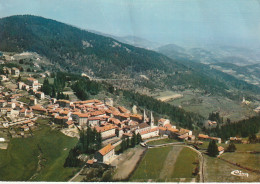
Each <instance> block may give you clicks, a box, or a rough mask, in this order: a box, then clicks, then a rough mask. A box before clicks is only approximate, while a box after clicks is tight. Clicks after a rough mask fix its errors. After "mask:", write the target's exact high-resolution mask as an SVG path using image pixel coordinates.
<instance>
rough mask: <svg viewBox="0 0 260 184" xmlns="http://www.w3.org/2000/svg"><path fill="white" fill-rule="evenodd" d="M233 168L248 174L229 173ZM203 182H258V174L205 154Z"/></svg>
mask: <svg viewBox="0 0 260 184" xmlns="http://www.w3.org/2000/svg"><path fill="white" fill-rule="evenodd" d="M234 170H240V171H242V172H243V173H248V174H249V176H248V177H246V176H234V175H232V174H231V172H232V171H234ZM204 178H205V182H259V181H260V175H259V174H257V173H253V172H249V171H247V170H244V169H241V168H239V167H237V166H234V165H231V164H229V163H227V162H225V161H223V160H220V159H218V158H212V157H208V156H206V155H205V169H204Z"/></svg>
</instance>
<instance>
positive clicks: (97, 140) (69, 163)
mask: <svg viewBox="0 0 260 184" xmlns="http://www.w3.org/2000/svg"><path fill="white" fill-rule="evenodd" d="M101 147H102V137H101V133H100V132H97V130H96V129H95V128H94V129H92V128H91V127H87V130H86V131H85V130H81V131H80V138H79V141H78V143H77V145H76V146H75V147H74V148H72V149H71V150H70V152H69V155H68V157H67V158H66V160H65V163H64V167H78V166H80V164H81V161H80V160H79V159H78V156H79V155H80V154H83V153H85V154H93V153H95V152H96V151H98V150H100V149H101Z"/></svg>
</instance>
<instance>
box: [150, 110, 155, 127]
mask: <svg viewBox="0 0 260 184" xmlns="http://www.w3.org/2000/svg"><path fill="white" fill-rule="evenodd" d="M150 126H151V128H153V127H154V117H153V112H152V111H151V117H150Z"/></svg>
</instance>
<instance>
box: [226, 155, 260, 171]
mask: <svg viewBox="0 0 260 184" xmlns="http://www.w3.org/2000/svg"><path fill="white" fill-rule="evenodd" d="M221 158H224V159H226V160H229V161H231V162H233V163H238V164H240V165H242V166H245V167H248V168H251V169H257V170H260V154H250V153H224V154H223V155H222V156H221Z"/></svg>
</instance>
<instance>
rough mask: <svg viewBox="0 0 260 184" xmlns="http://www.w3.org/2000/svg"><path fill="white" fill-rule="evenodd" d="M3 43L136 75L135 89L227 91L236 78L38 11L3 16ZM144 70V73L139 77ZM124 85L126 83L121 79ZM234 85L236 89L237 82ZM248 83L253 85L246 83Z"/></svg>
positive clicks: (74, 66)
mask: <svg viewBox="0 0 260 184" xmlns="http://www.w3.org/2000/svg"><path fill="white" fill-rule="evenodd" d="M0 43H1V44H0V50H1V51H9V52H24V51H31V52H37V53H38V54H40V55H42V56H45V57H46V58H48V59H49V60H50V61H51V62H52V63H53V64H54V65H55V67H50V68H49V69H50V70H66V71H69V72H85V73H87V74H88V75H90V76H94V77H99V78H120V79H121V78H127V79H129V78H132V79H135V80H134V82H132V83H131V82H129V83H126V84H124V87H125V86H126V87H128V88H131V89H133V88H134V89H135V88H141V89H142V88H144V87H145V88H147V89H155V88H157V89H170V90H172V89H174V90H180V89H181V90H183V89H187V88H189V89H190V88H191V89H200V90H202V91H204V92H205V93H211V94H215V95H227V94H226V93H227V92H226V91H227V90H229V88H230V86H229V84H233V81H231V82H230V83H227V81H225V80H226V79H227V78H225V79H224V80H222V79H221V78H220V77H215V75H213V76H212V75H211V74H208V73H206V72H207V71H205V72H201V68H200V66H198V65H194V64H190V63H189V62H183V61H182V59H175V60H173V59H170V58H169V57H167V56H164V55H162V54H160V53H157V52H154V51H150V50H146V49H142V48H137V47H134V46H131V45H128V44H124V43H121V42H119V41H117V40H115V39H113V38H109V37H105V36H101V35H97V34H94V33H90V32H88V31H85V30H82V29H79V28H76V27H73V26H70V25H66V24H63V23H60V22H57V21H55V20H51V19H45V18H42V17H37V16H31V15H22V16H11V17H6V18H2V19H0ZM179 51H180V50H179ZM193 65H194V66H193ZM140 75H145V77H143V78H140ZM146 78H147V79H146ZM232 80H233V79H232ZM119 85H120V86H122V85H123V84H122V82H121V81H120V83H119ZM233 87H234V88H236V89H237V86H236V84H235V85H233ZM244 88H248V86H247V84H246V83H245V84H243V87H242V89H244ZM239 89H241V88H240V87H239ZM250 89H251V87H250ZM257 90H259V89H254V92H256V91H257ZM231 95H233V93H231Z"/></svg>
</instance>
